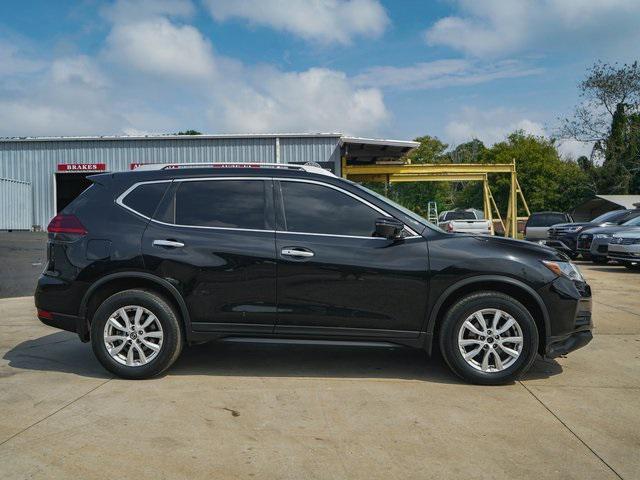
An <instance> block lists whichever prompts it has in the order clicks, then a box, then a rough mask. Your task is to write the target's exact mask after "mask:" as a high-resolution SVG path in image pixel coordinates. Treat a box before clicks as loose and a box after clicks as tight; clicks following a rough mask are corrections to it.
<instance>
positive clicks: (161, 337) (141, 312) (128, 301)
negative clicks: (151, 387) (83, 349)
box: [91, 290, 183, 379]
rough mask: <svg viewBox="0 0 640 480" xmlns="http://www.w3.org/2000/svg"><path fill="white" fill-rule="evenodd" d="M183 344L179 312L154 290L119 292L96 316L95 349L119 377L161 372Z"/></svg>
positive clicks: (92, 336)
mask: <svg viewBox="0 0 640 480" xmlns="http://www.w3.org/2000/svg"><path fill="white" fill-rule="evenodd" d="M182 343H183V340H182V330H181V328H180V324H179V320H178V316H177V314H176V312H175V311H174V309H173V308H172V306H171V305H170V304H169V303H168V302H167V301H166V300H165V299H164V298H162V297H161V296H160V295H158V294H156V293H155V292H151V291H147V290H126V291H123V292H119V293H116V294H114V295H112V296H110V297H109V298H107V299H106V300H105V301H104V302H102V304H101V305H100V306H99V307H98V309H97V310H96V312H95V314H94V315H93V321H92V323H91V345H92V348H93V351H94V353H95V355H96V357H97V358H98V360H99V361H100V363H101V364H102V365H103V366H104V367H105V368H106V369H107V370H109V371H110V372H112V373H114V374H115V375H118V376H119V377H123V378H127V379H143V378H150V377H153V376H155V375H158V374H160V373H161V372H163V371H164V370H166V369H167V368H169V367H170V366H171V364H173V362H174V361H175V360H176V359H177V358H178V356H179V355H180V351H181V350H182Z"/></svg>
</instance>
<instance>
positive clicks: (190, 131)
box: [175, 130, 202, 135]
mask: <svg viewBox="0 0 640 480" xmlns="http://www.w3.org/2000/svg"><path fill="white" fill-rule="evenodd" d="M175 135H202V132H199V131H197V130H185V131H184V132H178V133H176V134H175Z"/></svg>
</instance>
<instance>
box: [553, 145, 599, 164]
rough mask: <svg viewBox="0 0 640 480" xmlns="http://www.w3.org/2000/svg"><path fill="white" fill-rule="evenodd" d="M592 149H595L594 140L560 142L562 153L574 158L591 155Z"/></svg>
mask: <svg viewBox="0 0 640 480" xmlns="http://www.w3.org/2000/svg"><path fill="white" fill-rule="evenodd" d="M591 150H593V142H579V141H578V140H561V141H559V142H558V151H559V152H560V155H562V156H563V157H567V158H572V159H574V160H575V159H577V158H578V157H581V156H583V155H584V156H585V157H590V156H591Z"/></svg>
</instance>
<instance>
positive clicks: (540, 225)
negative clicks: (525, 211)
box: [524, 212, 573, 242]
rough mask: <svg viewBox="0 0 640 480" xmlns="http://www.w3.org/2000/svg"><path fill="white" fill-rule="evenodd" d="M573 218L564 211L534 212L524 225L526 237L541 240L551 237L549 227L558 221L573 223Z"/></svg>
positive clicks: (533, 240)
mask: <svg viewBox="0 0 640 480" xmlns="http://www.w3.org/2000/svg"><path fill="white" fill-rule="evenodd" d="M571 222H573V218H571V215H569V214H568V213H562V212H534V213H532V214H531V215H529V218H528V219H527V223H526V224H525V226H524V239H525V240H528V241H530V242H539V241H540V240H546V239H548V238H549V227H551V226H552V225H557V224H558V223H571Z"/></svg>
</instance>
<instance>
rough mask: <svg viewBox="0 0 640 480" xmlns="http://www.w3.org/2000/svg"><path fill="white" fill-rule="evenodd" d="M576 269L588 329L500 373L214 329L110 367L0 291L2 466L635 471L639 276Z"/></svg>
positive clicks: (237, 471) (633, 475)
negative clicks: (192, 342)
mask: <svg viewBox="0 0 640 480" xmlns="http://www.w3.org/2000/svg"><path fill="white" fill-rule="evenodd" d="M583 271H584V273H585V274H586V276H587V278H588V279H589V281H590V283H591V284H592V286H593V290H594V295H595V297H594V298H595V308H594V315H595V323H596V330H595V338H594V340H593V342H592V343H591V344H589V345H588V346H587V347H585V348H583V349H581V350H579V351H576V352H574V353H572V354H570V355H569V356H567V357H566V358H559V359H557V361H556V360H553V361H546V360H542V359H539V360H538V361H537V362H536V363H535V364H534V367H533V369H532V370H531V371H530V372H529V373H528V374H527V375H526V376H525V377H524V378H523V379H522V380H521V381H518V382H516V383H514V384H512V385H507V386H501V387H479V386H472V385H466V384H463V383H461V382H459V381H458V380H457V379H456V378H454V377H453V376H452V375H451V374H450V373H449V372H448V370H447V369H446V367H445V366H444V365H443V363H442V361H441V360H439V359H427V358H426V356H425V355H424V354H423V353H422V352H419V351H413V350H407V349H392V348H362V347H361V348H355V347H319V346H292V345H265V344H258V345H257V344H220V343H212V344H206V345H201V346H198V347H191V348H187V349H186V350H185V351H184V353H183V355H182V357H181V358H180V359H179V360H178V362H177V363H176V364H175V366H174V367H173V368H172V369H170V370H169V371H168V373H167V374H166V375H164V376H163V377H160V378H157V379H153V380H148V381H138V382H133V381H124V380H119V379H116V378H113V377H112V376H111V375H109V374H107V373H106V372H105V371H104V370H103V369H102V368H101V367H100V365H99V364H98V363H97V361H96V360H95V358H94V356H93V354H92V352H91V348H90V346H89V345H87V344H82V343H80V342H79V341H78V339H77V338H76V337H75V336H74V335H72V334H70V333H65V332H59V331H56V330H55V329H52V328H49V327H46V326H44V325H42V324H40V323H39V322H38V321H37V320H36V319H35V312H34V308H33V299H32V298H31V297H22V298H10V299H3V300H0V356H1V357H2V360H0V405H2V415H0V472H2V474H1V477H2V478H3V479H25V478H46V479H57V478H61V479H66V478H84V479H92V478H106V477H117V478H139V479H144V478H153V479H163V478H167V479H175V478H189V479H199V478H203V479H240V478H242V479H252V478H261V479H271V478H278V479H301V478H304V479H378V478H379V479H414V478H420V479H423V478H433V479H459V478H472V479H503V478H504V479H506V478H527V479H528V478H531V479H534V478H535V479H581V480H582V479H585V478H589V479H620V478H624V479H637V478H640V395H638V394H639V393H640V308H639V307H640V296H639V295H638V291H639V289H640V274H639V273H637V272H630V271H627V270H625V269H624V268H621V267H615V266H591V265H585V266H583Z"/></svg>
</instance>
